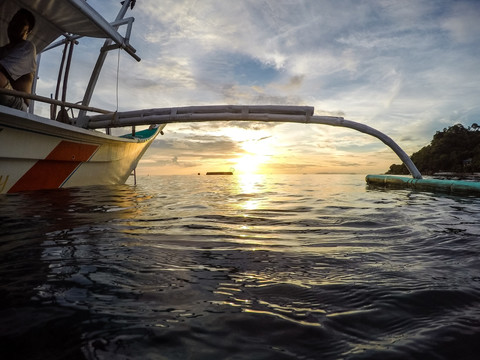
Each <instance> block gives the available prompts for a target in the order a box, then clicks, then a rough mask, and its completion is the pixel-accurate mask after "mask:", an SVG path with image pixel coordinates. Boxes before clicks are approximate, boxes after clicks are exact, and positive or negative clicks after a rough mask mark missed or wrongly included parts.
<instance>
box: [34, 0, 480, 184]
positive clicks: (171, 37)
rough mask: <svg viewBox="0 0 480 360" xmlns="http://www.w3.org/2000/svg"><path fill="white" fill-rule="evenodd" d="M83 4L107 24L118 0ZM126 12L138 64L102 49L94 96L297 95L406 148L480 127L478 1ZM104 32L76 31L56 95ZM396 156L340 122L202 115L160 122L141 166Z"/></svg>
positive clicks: (181, 99)
mask: <svg viewBox="0 0 480 360" xmlns="http://www.w3.org/2000/svg"><path fill="white" fill-rule="evenodd" d="M88 4H90V5H91V6H92V7H93V8H95V9H96V10H97V11H98V12H99V13H101V14H102V15H103V16H104V17H105V18H106V19H107V20H109V21H113V20H114V18H115V16H116V13H117V12H118V10H119V9H120V4H119V1H117V0H89V1H88ZM128 16H133V17H135V23H134V25H133V34H132V37H131V40H130V43H131V44H132V45H133V46H134V47H135V48H136V49H137V54H138V55H139V56H140V57H141V58H142V61H141V62H139V63H137V62H136V61H135V60H133V59H132V58H131V57H130V56H129V55H128V54H126V53H120V52H117V51H113V52H112V53H111V54H110V55H109V57H108V59H107V62H106V64H105V68H104V70H103V72H102V75H101V78H100V81H99V85H98V87H97V89H96V92H95V94H94V100H93V101H92V103H91V105H92V106H98V107H101V108H105V109H109V110H110V109H111V110H116V109H118V110H119V111H122V110H135V109H145V108H161V107H176V106H190V105H219V104H235V105H237V104H244V105H260V104H262V105H263V104H265V105H308V106H313V107H315V114H316V115H333V116H343V117H344V118H345V119H348V120H352V121H356V122H360V123H364V124H366V125H369V126H371V127H373V128H375V129H377V130H380V131H381V132H384V133H385V134H387V135H388V136H390V137H391V138H392V139H393V140H395V141H396V142H397V143H398V144H399V145H400V146H401V147H402V148H403V149H404V150H405V152H406V153H407V154H409V155H411V154H412V153H413V152H416V151H418V150H420V149H421V148H422V147H423V146H425V145H427V144H428V143H429V142H430V141H431V139H432V137H433V135H434V134H435V132H436V131H441V130H443V129H444V128H446V127H449V126H452V125H454V124H456V123H461V124H463V125H465V126H469V125H471V124H472V123H475V122H476V123H479V124H480V86H479V85H480V21H478V19H480V0H457V1H454V0H435V1H433V0H402V1H398V0H162V1H158V0H137V2H136V6H135V7H134V9H133V10H132V11H130V12H129V13H128ZM102 43H103V42H101V41H98V40H90V39H80V43H79V45H78V46H77V48H76V50H75V53H74V57H75V58H76V62H75V63H74V65H73V68H72V73H71V75H70V81H71V85H70V87H69V93H68V97H67V100H69V101H72V102H76V101H79V100H81V98H82V91H83V90H84V87H85V84H86V81H87V80H86V79H87V78H88V76H87V75H89V73H90V71H91V68H92V67H93V64H94V62H95V60H96V56H97V55H98V48H97V46H100V45H101V44H102ZM55 51H56V50H55ZM55 51H52V52H51V54H45V55H44V56H43V57H42V60H41V64H40V69H41V70H40V74H39V76H40V78H39V83H38V88H37V93H39V94H41V95H46V96H50V93H52V92H54V86H55V85H54V84H55V81H56V80H55V79H56V75H57V71H58V67H57V65H56V64H58V60H57V59H56V58H58V57H59V54H58V51H57V53H56V52H55ZM44 64H47V65H44ZM50 64H55V65H54V66H49V65H50ZM44 69H45V70H44ZM39 111H42V109H40V110H39ZM393 163H396V164H399V163H400V160H399V159H398V158H397V156H396V155H395V154H394V153H393V152H392V150H390V149H389V148H388V147H386V146H385V145H384V144H383V143H382V142H380V141H379V140H378V139H376V138H373V137H371V136H369V135H365V134H361V133H359V132H356V131H354V130H350V129H343V128H336V127H329V126H325V125H316V124H309V125H307V124H291V123H284V124H265V123H258V122H252V123H244V122H242V123H228V122H220V123H218V122H217V123H215V122H208V123H191V124H169V125H167V127H166V128H165V130H164V135H162V136H159V137H158V138H157V140H155V142H154V143H153V145H152V146H151V148H150V149H149V150H148V152H147V153H146V154H145V155H144V157H143V159H142V160H141V162H140V164H139V167H138V172H139V173H140V174H151V175H156V174H197V173H202V174H203V173H205V172H207V171H235V172H236V173H250V172H258V173H266V174H269V173H300V174H303V173H365V174H367V173H368V174H370V173H384V172H386V171H387V170H388V168H389V166H390V165H391V164H393Z"/></svg>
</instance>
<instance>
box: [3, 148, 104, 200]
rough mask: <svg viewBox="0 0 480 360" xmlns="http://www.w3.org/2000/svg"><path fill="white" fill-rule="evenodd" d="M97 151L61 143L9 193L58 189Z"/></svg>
mask: <svg viewBox="0 0 480 360" xmlns="http://www.w3.org/2000/svg"><path fill="white" fill-rule="evenodd" d="M97 149H98V145H90V144H81V143H74V142H70V141H61V142H60V143H59V144H58V145H57V146H56V147H55V149H53V150H52V152H51V153H50V154H48V155H47V157H46V158H45V159H44V160H39V161H37V162H36V163H35V165H33V166H32V168H31V169H30V170H28V171H27V172H26V173H25V174H24V175H23V176H22V177H21V178H20V179H19V180H18V181H17V182H16V183H15V185H13V186H12V188H11V189H10V190H9V191H8V192H9V193H13V192H19V191H29V190H40V189H57V188H59V187H60V186H61V185H62V184H63V183H64V182H65V180H67V179H68V177H69V176H70V175H71V174H72V173H73V172H74V171H75V169H76V168H77V167H78V166H79V165H80V164H81V163H82V162H85V161H88V159H90V157H91V156H92V155H93V154H94V153H95V151H96V150H97Z"/></svg>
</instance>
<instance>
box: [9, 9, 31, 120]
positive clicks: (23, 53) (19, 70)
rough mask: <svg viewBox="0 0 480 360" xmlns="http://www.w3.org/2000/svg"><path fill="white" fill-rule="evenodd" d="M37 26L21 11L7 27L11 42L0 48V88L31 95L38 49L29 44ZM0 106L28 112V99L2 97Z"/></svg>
mask: <svg viewBox="0 0 480 360" xmlns="http://www.w3.org/2000/svg"><path fill="white" fill-rule="evenodd" d="M34 26H35V17H34V16H33V14H32V13H31V12H30V11H28V10H26V9H20V10H19V11H17V12H16V13H15V15H13V17H12V20H10V23H9V24H8V30H7V31H8V39H9V40H10V42H9V43H8V44H7V45H5V46H2V47H0V86H1V87H3V88H5V89H10V90H18V91H23V92H26V93H30V92H31V91H32V84H33V79H34V76H35V70H36V68H37V61H36V57H37V51H36V48H35V45H34V44H33V43H31V42H30V41H28V40H27V37H28V35H29V34H30V32H31V31H32V30H33V28H34ZM0 104H1V105H6V106H9V107H12V108H15V109H21V110H25V111H26V110H27V106H28V104H29V100H28V99H23V98H21V97H17V96H12V95H6V94H0Z"/></svg>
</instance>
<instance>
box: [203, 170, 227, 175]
mask: <svg viewBox="0 0 480 360" xmlns="http://www.w3.org/2000/svg"><path fill="white" fill-rule="evenodd" d="M206 175H233V172H231V171H209V172H207V174H206Z"/></svg>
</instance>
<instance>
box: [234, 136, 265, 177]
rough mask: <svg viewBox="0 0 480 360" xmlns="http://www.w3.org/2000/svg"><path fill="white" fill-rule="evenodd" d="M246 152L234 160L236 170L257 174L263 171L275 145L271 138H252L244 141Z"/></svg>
mask: <svg viewBox="0 0 480 360" xmlns="http://www.w3.org/2000/svg"><path fill="white" fill-rule="evenodd" d="M242 148H243V150H245V153H244V154H243V155H241V156H239V157H238V158H237V159H235V160H234V163H235V164H234V165H233V167H234V169H235V172H237V173H239V174H257V173H259V172H262V170H264V168H265V167H266V165H267V164H268V162H269V161H270V158H271V157H272V153H273V147H272V142H271V140H270V139H269V138H263V139H259V140H250V141H245V142H243V143H242Z"/></svg>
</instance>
